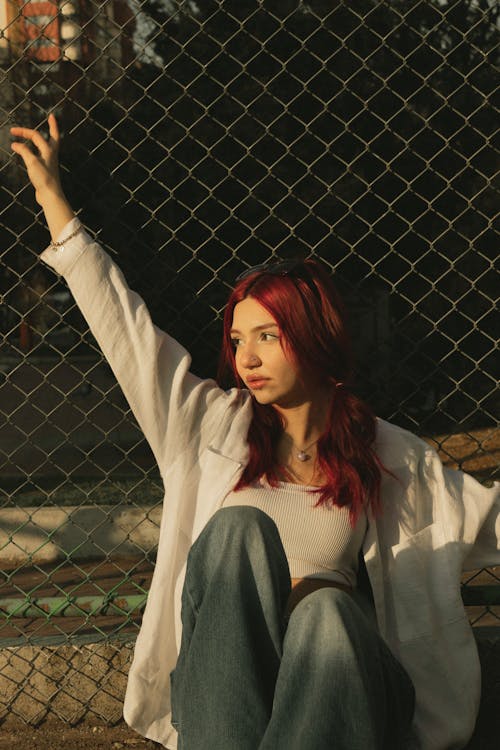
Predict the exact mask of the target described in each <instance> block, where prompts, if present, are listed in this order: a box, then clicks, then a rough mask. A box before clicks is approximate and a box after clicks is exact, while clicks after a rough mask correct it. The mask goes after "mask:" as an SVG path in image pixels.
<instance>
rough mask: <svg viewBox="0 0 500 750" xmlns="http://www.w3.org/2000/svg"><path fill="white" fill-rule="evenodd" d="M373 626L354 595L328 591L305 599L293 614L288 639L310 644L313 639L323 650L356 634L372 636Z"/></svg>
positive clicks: (323, 589) (330, 589)
mask: <svg viewBox="0 0 500 750" xmlns="http://www.w3.org/2000/svg"><path fill="white" fill-rule="evenodd" d="M369 630H370V625H369V623H368V621H367V619H366V617H365V615H364V614H363V612H362V610H361V609H360V607H359V606H358V604H357V603H356V602H355V600H354V599H353V597H352V595H351V594H350V593H349V592H347V591H344V590H343V589H338V588H334V587H330V586H329V587H325V588H321V589H318V590H317V591H314V592H313V593H311V594H309V595H308V596H306V597H304V599H302V600H301V601H300V602H299V603H298V604H297V606H296V607H295V609H294V610H293V612H292V614H291V616H290V620H289V622H288V627H287V636H286V637H287V639H288V640H289V641H295V642H297V643H299V644H300V643H307V642H308V641H310V640H311V639H314V641H315V642H316V643H318V645H320V647H321V646H322V647H324V648H330V647H332V646H333V645H335V647H338V646H340V644H341V643H342V641H343V640H348V641H350V640H351V639H352V637H353V636H354V635H355V633H362V634H365V633H366V634H369Z"/></svg>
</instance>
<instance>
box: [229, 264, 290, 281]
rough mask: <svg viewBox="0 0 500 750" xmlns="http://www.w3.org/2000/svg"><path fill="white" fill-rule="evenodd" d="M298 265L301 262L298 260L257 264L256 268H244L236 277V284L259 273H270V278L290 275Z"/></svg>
mask: <svg viewBox="0 0 500 750" xmlns="http://www.w3.org/2000/svg"><path fill="white" fill-rule="evenodd" d="M299 265H301V261H299V260H280V261H277V262H276V263H259V265H257V266H252V267H251V268H245V270H244V271H242V272H241V273H240V275H239V276H237V277H236V282H238V281H243V279H246V278H247V277H248V276H251V275H252V274H253V273H261V272H262V273H270V274H271V275H272V276H286V275H287V273H290V272H291V271H293V270H294V269H295V268H298V267H299Z"/></svg>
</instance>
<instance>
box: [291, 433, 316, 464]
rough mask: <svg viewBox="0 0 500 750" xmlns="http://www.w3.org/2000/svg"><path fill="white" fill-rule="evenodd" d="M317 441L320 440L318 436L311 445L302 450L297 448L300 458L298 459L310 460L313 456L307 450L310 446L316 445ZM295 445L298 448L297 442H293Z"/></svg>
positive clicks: (297, 455)
mask: <svg viewBox="0 0 500 750" xmlns="http://www.w3.org/2000/svg"><path fill="white" fill-rule="evenodd" d="M317 442H318V438H316V440H313V441H312V443H311V444H310V445H308V446H307V447H306V448H302V450H300V449H299V450H297V452H296V454H295V455H296V457H297V458H298V460H299V461H309V459H310V458H311V456H310V455H309V453H308V452H307V451H308V450H309V448H312V447H313V445H316V443H317ZM293 447H294V448H297V446H296V445H295V443H294V444H293Z"/></svg>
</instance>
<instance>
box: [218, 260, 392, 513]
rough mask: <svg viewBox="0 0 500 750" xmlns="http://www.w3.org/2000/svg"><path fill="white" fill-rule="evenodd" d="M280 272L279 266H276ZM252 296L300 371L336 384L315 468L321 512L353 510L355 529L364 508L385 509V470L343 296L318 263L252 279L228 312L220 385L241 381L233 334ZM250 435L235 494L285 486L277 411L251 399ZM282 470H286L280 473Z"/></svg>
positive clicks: (307, 262)
mask: <svg viewBox="0 0 500 750" xmlns="http://www.w3.org/2000/svg"><path fill="white" fill-rule="evenodd" d="M278 268H279V266H278ZM246 297H252V298H253V299H255V300H256V301H257V302H258V303H259V304H260V305H262V307H264V308H265V310H267V312H269V313H270V314H271V315H272V317H273V318H274V319H275V320H276V322H277V324H278V327H279V330H280V334H281V337H282V340H283V345H284V347H285V349H286V352H287V355H289V356H290V357H291V359H292V361H293V362H294V364H296V365H297V369H298V370H299V372H303V371H306V372H308V373H309V374H312V375H314V376H315V377H316V378H317V379H318V380H319V382H322V383H325V384H326V385H330V386H331V389H332V399H331V406H330V412H329V415H328V421H327V426H326V429H325V431H324V432H323V434H322V435H321V436H320V438H319V440H318V443H317V461H318V464H319V467H320V469H321V471H322V472H323V475H324V476H325V477H326V481H325V483H324V484H323V485H322V486H321V487H320V488H319V489H318V490H317V493H318V494H319V499H318V502H317V505H323V504H333V505H337V506H348V507H349V509H350V518H351V523H352V524H353V525H354V524H355V522H356V520H357V519H358V517H359V514H360V513H361V511H362V509H363V508H366V507H367V506H370V507H371V509H372V510H373V511H374V512H377V511H378V510H379V508H380V481H381V469H382V468H383V467H382V466H381V463H380V461H379V459H378V457H377V455H376V454H375V451H374V450H373V443H374V440H375V434H376V419H375V415H374V414H373V412H372V410H371V409H370V407H369V406H368V405H367V404H366V403H365V402H363V401H362V400H361V399H360V398H358V397H357V396H356V395H355V394H354V393H352V391H351V388H350V386H351V382H352V376H353V357H352V351H351V344H350V338H349V335H348V333H347V328H346V316H345V311H344V306H343V303H342V300H341V299H340V296H339V294H338V292H337V290H336V289H335V287H334V285H333V282H332V280H331V278H330V276H329V274H328V273H327V272H326V271H325V270H323V268H322V267H321V266H320V265H319V263H317V262H316V261H313V260H305V261H300V262H299V261H297V263H296V264H294V265H293V266H292V268H291V269H290V270H289V271H287V272H279V271H278V270H276V271H275V270H273V267H272V266H271V267H270V270H266V269H265V268H264V269H262V270H258V271H255V272H253V273H250V274H249V275H248V276H246V277H244V278H243V279H242V280H241V281H239V282H238V283H237V284H236V286H235V288H234V289H233V291H232V293H231V295H230V297H229V300H228V303H227V305H226V309H225V312H224V334H223V336H224V338H223V345H222V351H221V358H220V364H219V382H220V381H221V380H222V379H223V378H224V376H225V375H226V374H227V372H228V371H229V372H230V373H231V375H232V378H233V380H234V381H235V383H236V385H237V386H238V387H239V388H241V387H242V386H243V382H242V381H241V379H240V378H239V376H238V373H237V370H236V363H235V357H234V350H233V345H232V342H231V336H230V331H231V328H232V323H233V313H234V308H235V307H236V305H237V304H238V302H241V301H242V300H243V299H245V298H246ZM252 406H253V417H252V421H251V424H250V428H249V431H248V437H247V439H248V443H249V448H250V457H249V461H248V464H247V466H246V467H245V469H244V471H243V474H242V476H241V478H240V480H239V481H238V483H237V485H236V487H235V490H238V489H242V488H243V487H246V486H248V485H249V484H250V483H251V482H253V481H255V480H256V479H258V478H259V477H261V476H263V475H265V476H266V478H267V480H268V481H269V483H270V484H271V485H273V486H275V485H276V484H277V482H278V481H279V468H280V467H279V465H278V464H277V460H276V452H275V447H276V445H277V443H278V439H279V437H280V435H281V434H282V432H283V429H284V425H283V422H282V418H281V416H280V415H279V413H278V411H277V410H276V409H274V408H273V407H272V405H262V404H259V403H258V402H257V401H256V400H255V399H252ZM282 468H284V467H282Z"/></svg>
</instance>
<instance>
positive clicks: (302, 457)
mask: <svg viewBox="0 0 500 750" xmlns="http://www.w3.org/2000/svg"><path fill="white" fill-rule="evenodd" d="M297 458H298V459H299V461H308V460H309V459H310V458H311V456H309V455H308V454H307V453H306V452H305V451H299V452H298V453H297Z"/></svg>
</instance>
